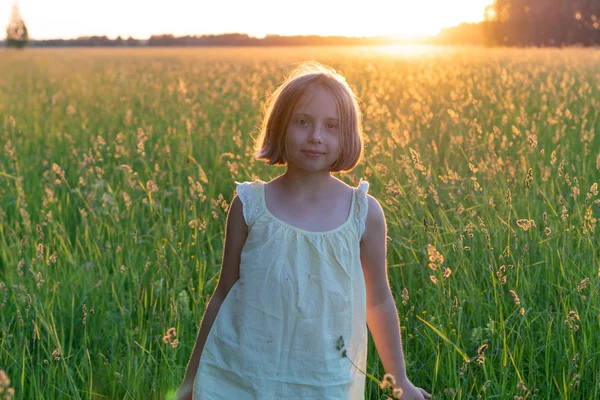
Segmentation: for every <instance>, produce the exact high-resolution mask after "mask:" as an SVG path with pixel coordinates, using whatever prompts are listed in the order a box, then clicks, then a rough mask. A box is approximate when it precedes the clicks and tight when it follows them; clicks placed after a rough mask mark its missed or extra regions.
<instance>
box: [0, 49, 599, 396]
mask: <svg viewBox="0 0 600 400" xmlns="http://www.w3.org/2000/svg"><path fill="white" fill-rule="evenodd" d="M413 50H414V51H415V52H405V51H403V49H402V48H400V49H395V51H383V50H374V49H366V48H354V49H343V48H320V49H309V48H290V49H251V48H244V49H235V48H232V49H226V48H224V49H168V50H167V49H136V50H133V51H132V50H126V49H120V50H108V49H95V50H92V49H79V50H67V49H54V50H31V49H30V50H27V51H24V52H9V51H0V151H1V153H0V154H1V156H0V370H3V371H4V372H5V374H6V377H7V379H8V380H10V383H9V382H8V381H7V380H6V379H0V396H2V394H1V393H2V390H3V389H1V388H2V387H4V388H5V393H6V390H7V388H9V387H10V388H13V389H14V391H15V395H14V398H16V399H121V398H124V399H142V398H164V397H165V396H167V395H168V394H169V393H172V392H173V391H174V390H175V389H176V388H177V386H178V385H179V383H180V382H181V379H182V378H183V374H184V371H185V367H186V363H187V360H188V357H189V356H190V353H191V350H192V346H193V344H194V341H195V338H196V334H197V329H198V327H199V323H200V319H201V317H202V315H203V313H204V310H205V307H206V305H207V302H208V300H209V298H210V296H211V295H212V292H213V290H214V288H215V285H216V282H215V281H216V279H217V277H218V272H219V268H220V262H221V251H222V244H223V230H224V222H225V216H226V212H227V209H228V205H229V203H230V201H231V199H232V197H233V194H234V192H233V191H234V188H235V185H234V180H237V181H244V180H253V179H255V178H259V177H260V178H261V179H262V180H269V179H271V178H273V177H275V176H277V175H278V174H280V173H282V172H283V171H284V170H283V169H282V168H275V167H271V166H267V165H264V164H262V163H260V162H257V161H254V160H252V158H251V155H250V154H251V151H252V144H253V137H255V136H256V133H257V128H256V127H257V126H258V124H259V123H260V121H261V113H262V107H263V105H264V102H265V100H266V96H267V94H268V93H269V92H270V91H271V90H272V89H273V88H274V86H275V85H276V84H277V83H278V82H281V81H282V80H283V74H284V73H285V72H287V71H289V70H291V69H292V68H293V67H294V66H295V64H296V63H297V62H299V61H303V60H308V59H314V60H317V61H321V62H323V63H326V64H328V65H331V66H333V67H334V68H336V69H339V70H340V72H341V73H342V74H344V75H345V76H346V78H347V79H348V82H349V83H350V84H351V86H353V87H354V88H355V90H356V92H357V94H358V96H359V97H360V98H361V99H362V105H361V106H362V109H363V112H364V130H365V135H366V140H367V142H366V157H365V160H364V162H363V163H361V164H360V165H359V166H358V167H357V168H356V169H354V170H353V171H352V172H350V173H348V174H342V175H340V178H341V179H343V180H344V181H346V182H347V183H349V184H352V185H353V186H355V185H356V184H357V183H358V180H359V179H360V178H364V179H367V180H368V181H369V182H370V184H371V186H370V193H371V194H373V195H374V196H375V197H377V198H378V199H379V201H380V202H381V203H382V205H383V207H384V209H385V212H386V218H387V223H388V229H389V231H388V235H389V243H388V266H389V280H390V284H391V286H392V290H393V293H394V296H395V298H396V302H397V306H398V311H399V315H400V320H401V327H402V335H403V344H404V351H405V357H406V362H407V368H408V376H409V378H410V379H411V380H412V381H413V382H414V383H415V384H416V385H417V386H420V387H423V388H425V389H426V390H428V391H429V392H431V393H433V394H434V398H437V399H451V398H455V399H476V398H482V399H517V398H522V399H533V398H536V399H598V398H600V301H599V300H598V298H599V296H598V291H599V289H600V241H599V240H598V236H599V235H600V233H599V231H600V228H597V227H596V224H597V219H598V218H599V215H600V196H599V195H598V183H599V181H600V135H599V133H598V132H600V51H599V50H594V49H562V50H560V49H477V48H454V49H452V48H440V49H437V50H435V51H433V50H423V49H420V48H417V49H413ZM170 328H174V329H175V331H174V332H173V331H172V330H171V331H170V332H169V333H170V335H168V334H167V331H168V330H169V329H170ZM367 372H368V373H369V374H373V375H374V376H376V377H378V378H381V377H382V376H383V373H384V371H383V369H382V367H381V364H380V362H379V360H378V358H377V353H376V350H375V347H374V344H373V342H372V340H371V339H370V342H369V360H368V370H367ZM2 377H3V376H2V374H1V373H0V378H2ZM0 398H1V397H0ZM366 398H367V399H383V398H385V395H384V393H383V392H382V391H380V390H379V389H378V385H377V384H376V383H375V382H372V381H370V380H367V387H366Z"/></svg>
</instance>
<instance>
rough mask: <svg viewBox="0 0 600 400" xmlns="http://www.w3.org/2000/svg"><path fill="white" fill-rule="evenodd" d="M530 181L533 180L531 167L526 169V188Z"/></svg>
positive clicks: (529, 185)
mask: <svg viewBox="0 0 600 400" xmlns="http://www.w3.org/2000/svg"><path fill="white" fill-rule="evenodd" d="M531 182H533V172H532V170H531V168H529V170H528V171H527V176H525V186H526V187H527V188H529V187H531Z"/></svg>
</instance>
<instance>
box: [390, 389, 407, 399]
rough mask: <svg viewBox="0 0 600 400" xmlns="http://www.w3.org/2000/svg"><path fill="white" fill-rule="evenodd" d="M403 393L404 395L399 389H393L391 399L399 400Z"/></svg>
mask: <svg viewBox="0 0 600 400" xmlns="http://www.w3.org/2000/svg"><path fill="white" fill-rule="evenodd" d="M403 393H404V392H403V391H402V389H400V388H395V389H394V390H393V392H392V397H393V398H394V399H400V398H401V397H402V394H403Z"/></svg>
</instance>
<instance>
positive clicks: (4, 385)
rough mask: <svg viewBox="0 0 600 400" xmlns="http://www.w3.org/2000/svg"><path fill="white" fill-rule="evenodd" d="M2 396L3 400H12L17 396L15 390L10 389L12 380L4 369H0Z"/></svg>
mask: <svg viewBox="0 0 600 400" xmlns="http://www.w3.org/2000/svg"><path fill="white" fill-rule="evenodd" d="M0 395H1V396H2V397H1V398H2V399H3V400H12V398H13V396H14V395H15V389H13V388H11V387H10V379H8V376H7V375H6V372H4V370H2V369H0Z"/></svg>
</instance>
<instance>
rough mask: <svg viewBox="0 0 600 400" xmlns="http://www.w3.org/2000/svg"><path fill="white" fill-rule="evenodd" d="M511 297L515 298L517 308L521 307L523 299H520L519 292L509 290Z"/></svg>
mask: <svg viewBox="0 0 600 400" xmlns="http://www.w3.org/2000/svg"><path fill="white" fill-rule="evenodd" d="M509 292H510V295H511V296H512V298H513V301H514V303H515V305H516V306H518V305H521V299H519V296H518V295H517V292H515V291H514V290H512V289H511V290H509Z"/></svg>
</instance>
